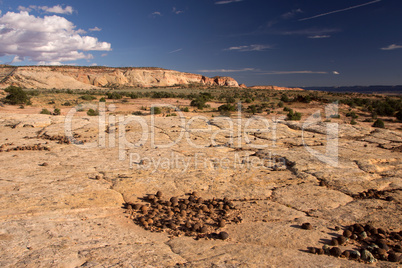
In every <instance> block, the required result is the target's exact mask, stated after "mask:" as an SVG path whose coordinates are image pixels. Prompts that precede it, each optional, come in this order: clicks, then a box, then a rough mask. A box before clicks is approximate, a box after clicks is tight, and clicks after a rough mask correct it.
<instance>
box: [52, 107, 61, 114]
mask: <svg viewBox="0 0 402 268" xmlns="http://www.w3.org/2000/svg"><path fill="white" fill-rule="evenodd" d="M60 114H61V111H60V109H59V108H55V109H54V111H53V115H60Z"/></svg>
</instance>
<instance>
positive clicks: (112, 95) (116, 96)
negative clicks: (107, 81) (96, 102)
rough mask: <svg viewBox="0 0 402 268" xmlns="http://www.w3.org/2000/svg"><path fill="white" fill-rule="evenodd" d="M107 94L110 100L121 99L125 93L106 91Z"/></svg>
mask: <svg viewBox="0 0 402 268" xmlns="http://www.w3.org/2000/svg"><path fill="white" fill-rule="evenodd" d="M106 96H107V98H108V99H110V100H119V99H121V98H123V95H121V94H120V93H118V92H108V93H106Z"/></svg>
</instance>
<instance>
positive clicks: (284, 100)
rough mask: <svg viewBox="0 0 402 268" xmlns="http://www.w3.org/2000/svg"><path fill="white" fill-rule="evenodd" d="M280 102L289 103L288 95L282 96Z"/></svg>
mask: <svg viewBox="0 0 402 268" xmlns="http://www.w3.org/2000/svg"><path fill="white" fill-rule="evenodd" d="M281 101H282V102H290V99H289V97H288V95H286V94H282V96H281Z"/></svg>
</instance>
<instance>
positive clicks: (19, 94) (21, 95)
mask: <svg viewBox="0 0 402 268" xmlns="http://www.w3.org/2000/svg"><path fill="white" fill-rule="evenodd" d="M4 91H5V92H7V93H8V95H7V96H6V98H5V99H4V103H8V104H11V105H16V104H27V105H30V104H31V100H30V98H29V97H28V95H27V93H26V92H25V91H23V90H22V88H20V87H15V86H9V87H8V88H6V89H4Z"/></svg>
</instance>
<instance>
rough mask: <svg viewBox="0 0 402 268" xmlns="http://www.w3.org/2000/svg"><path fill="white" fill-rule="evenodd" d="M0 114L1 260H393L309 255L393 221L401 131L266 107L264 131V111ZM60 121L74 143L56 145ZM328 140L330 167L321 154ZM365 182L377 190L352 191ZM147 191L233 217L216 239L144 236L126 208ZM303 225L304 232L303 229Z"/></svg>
mask: <svg viewBox="0 0 402 268" xmlns="http://www.w3.org/2000/svg"><path fill="white" fill-rule="evenodd" d="M181 101H182V102H183V103H180V105H188V103H186V101H183V100H181ZM141 105H144V103H138V105H137V106H138V107H140V106H141ZM0 109H1V111H0V146H1V149H0V150H1V152H0V161H1V163H2V165H1V166H2V175H1V178H0V185H1V187H0V189H1V190H0V191H1V194H0V248H1V252H2V257H1V259H0V266H2V267H50V266H51V267H81V266H82V267H172V266H177V267H364V266H369V267H398V265H400V264H398V263H395V262H388V261H382V260H377V261H375V262H374V263H372V264H368V263H365V262H357V261H354V260H348V259H346V258H342V257H340V258H336V257H333V256H329V255H325V254H324V255H318V254H311V253H309V252H308V247H317V248H322V247H323V245H325V244H328V243H329V242H330V241H331V239H332V238H334V237H337V236H340V235H341V234H342V233H343V231H344V228H345V227H346V226H348V225H351V224H355V223H361V224H363V225H365V224H371V225H373V226H374V227H376V228H380V227H381V228H384V229H386V230H388V231H389V232H392V231H394V232H399V231H400V230H401V229H402V228H401V223H402V206H401V202H402V191H401V189H402V180H401V177H402V161H401V160H402V154H401V146H402V134H401V132H400V131H398V130H389V129H375V128H372V127H370V126H369V125H364V124H363V125H362V124H359V125H356V126H352V125H350V124H344V123H343V122H342V120H339V121H336V120H334V121H332V122H327V123H325V122H323V121H320V122H317V123H314V124H311V125H309V126H304V127H303V121H300V122H289V121H283V120H278V121H273V120H272V119H273V117H271V116H268V115H266V116H265V117H264V118H265V119H267V120H268V121H267V122H268V127H266V125H264V124H262V123H261V122H262V121H261V118H260V119H258V118H256V120H254V119H253V118H251V119H250V118H242V120H241V121H240V120H237V119H236V118H232V120H228V119H227V118H222V117H211V116H210V115H208V114H198V115H199V116H202V117H198V118H196V117H195V116H196V115H197V114H195V113H185V114H184V115H183V117H180V116H176V117H163V116H162V115H158V116H156V117H151V116H149V115H146V116H141V117H134V118H132V120H133V121H132V122H128V123H127V124H126V125H125V126H123V123H122V122H123V120H124V119H127V117H122V115H120V117H119V116H118V117H113V116H109V114H107V115H105V117H104V120H105V123H104V124H102V121H101V124H100V123H99V118H98V117H88V116H86V115H85V113H77V114H75V115H74V116H73V117H71V123H70V121H68V120H66V118H68V112H69V108H64V109H63V110H62V115H61V116H49V115H39V114H38V112H39V111H40V108H38V107H33V108H30V107H27V108H25V109H19V110H17V108H16V107H13V108H11V106H5V107H2V108H0ZM13 109H14V110H13ZM35 109H36V110H35ZM322 112H323V111H322ZM304 114H307V113H306V112H304ZM101 118H102V117H101ZM248 120H249V121H248ZM113 121H114V122H113ZM66 122H67V124H66ZM334 123H336V124H335V125H334ZM141 124H142V125H141ZM152 124H154V127H152ZM231 124H232V125H231ZM69 126H71V130H72V133H73V134H74V138H76V140H75V141H76V144H74V143H71V142H68V143H65V142H64V141H66V140H65V139H64V136H65V135H66V132H65V130H66V128H67V129H68V128H69ZM186 126H187V127H186ZM334 126H335V127H336V129H337V134H336V135H335V136H332V137H329V136H328V133H329V132H328V130H329V129H331V127H332V129H333V127H334ZM123 130H124V131H123ZM230 130H232V131H233V132H230ZM264 130H266V131H264ZM231 136H232V137H233V140H231V139H230V137H231ZM335 140H336V143H334V142H335ZM172 143H174V144H172ZM334 144H335V145H336V148H337V150H338V152H337V155H338V157H337V158H336V159H335V160H337V163H334V162H328V163H327V164H326V163H323V158H322V156H323V155H324V156H325V154H326V152H327V150H328V149H329V148H334V147H331V146H332V145H334ZM258 146H259V147H258ZM319 155H320V156H319ZM330 160H331V159H330ZM332 160H334V159H332ZM370 189H374V190H376V191H381V192H379V194H378V195H377V196H369V197H366V198H364V197H363V198H362V196H363V194H361V193H364V192H367V191H369V190H370ZM157 191H162V192H163V193H164V197H165V198H168V197H171V196H176V197H179V198H188V195H186V194H187V193H190V192H193V191H197V192H198V193H199V195H200V196H201V197H203V198H204V199H209V198H214V197H215V198H225V197H226V198H228V199H229V200H232V202H233V204H234V205H235V206H236V208H237V209H238V210H239V212H240V214H241V218H242V221H241V222H240V223H238V224H235V223H231V224H227V225H226V226H225V227H223V228H218V227H216V226H209V230H208V231H209V232H210V233H214V232H217V233H219V232H221V231H225V232H227V233H228V234H229V238H228V239H226V240H221V239H206V238H200V239H195V238H194V237H193V236H185V235H182V236H172V235H171V234H169V233H168V232H150V231H149V230H145V229H144V228H143V227H142V226H140V225H137V224H135V223H134V222H133V220H132V219H131V218H132V216H130V214H129V213H125V212H127V211H126V209H124V204H125V203H141V204H143V203H144V201H143V200H141V198H142V197H144V196H146V195H147V194H155V193H156V192H157ZM306 222H309V223H311V225H312V229H310V230H305V229H303V228H301V225H302V224H303V223H306ZM339 247H340V248H341V249H342V251H343V250H352V249H355V245H354V244H353V243H346V245H342V246H339ZM398 254H400V253H398Z"/></svg>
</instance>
